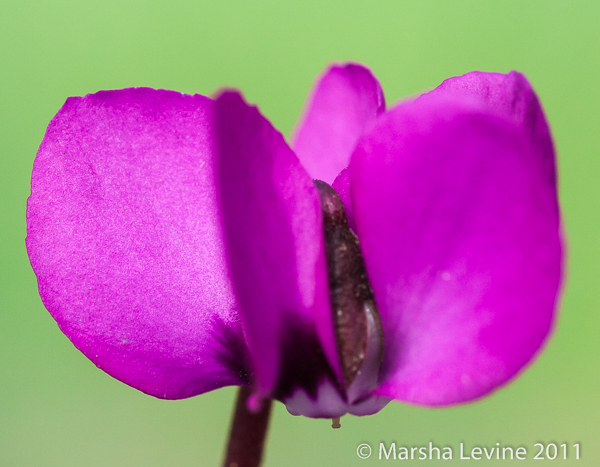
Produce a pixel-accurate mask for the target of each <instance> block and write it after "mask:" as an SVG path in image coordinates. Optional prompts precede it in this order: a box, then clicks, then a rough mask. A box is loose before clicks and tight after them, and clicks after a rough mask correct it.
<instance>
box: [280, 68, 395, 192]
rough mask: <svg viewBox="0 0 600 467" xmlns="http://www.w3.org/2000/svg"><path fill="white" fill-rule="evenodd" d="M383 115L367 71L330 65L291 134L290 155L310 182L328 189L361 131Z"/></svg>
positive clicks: (380, 93) (372, 78)
mask: <svg viewBox="0 0 600 467" xmlns="http://www.w3.org/2000/svg"><path fill="white" fill-rule="evenodd" d="M384 111H385V99H384V96H383V91H382V90H381V86H380V85H379V82H378V81H377V78H375V76H373V74H372V73H371V71H370V70H369V69H367V68H365V67H364V66H362V65H358V64H354V63H350V64H347V65H344V66H339V65H334V66H332V67H331V68H330V69H329V70H327V72H326V73H325V74H324V75H323V76H322V77H321V79H320V80H319V82H318V84H317V85H316V86H315V88H314V90H313V92H312V95H311V98H310V103H309V104H308V105H307V106H306V110H305V114H304V117H303V118H302V123H300V124H299V126H298V127H297V129H296V131H295V134H296V135H295V137H294V143H293V144H292V147H293V149H294V152H295V153H296V154H297V155H298V157H299V158H300V161H301V162H302V165H303V166H304V168H305V169H306V171H307V172H308V174H309V175H310V176H311V177H312V178H313V179H318V180H323V181H324V182H326V183H328V184H330V185H331V184H332V183H333V181H334V179H335V177H336V176H337V175H338V174H339V173H340V172H341V171H342V169H344V168H345V167H347V166H348V163H349V162H350V155H351V154H352V151H353V150H354V147H355V145H356V141H357V140H358V138H359V137H360V135H361V134H362V132H363V131H364V129H365V128H366V127H367V126H368V125H369V124H371V123H372V122H373V121H375V119H376V118H377V116H378V115H379V114H381V113H383V112H384Z"/></svg>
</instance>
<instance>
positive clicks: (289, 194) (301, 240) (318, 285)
mask: <svg viewBox="0 0 600 467" xmlns="http://www.w3.org/2000/svg"><path fill="white" fill-rule="evenodd" d="M216 107H217V147H218V153H219V165H218V168H219V170H218V180H219V187H220V199H221V209H222V213H223V218H224V228H225V233H226V239H227V251H228V254H229V264H230V267H231V271H232V275H233V279H234V284H235V290H236V295H237V296H238V297H239V300H240V303H241V305H242V312H241V314H242V320H243V323H244V329H245V331H246V337H247V340H248V344H249V346H250V351H251V354H252V358H253V362H254V365H253V367H254V370H255V372H256V383H257V389H258V393H259V395H260V396H263V397H268V396H274V397H276V398H280V399H283V398H285V397H287V396H289V394H291V392H292V391H293V390H294V389H295V388H297V387H303V388H304V389H306V390H308V391H309V393H312V394H314V393H315V392H316V390H317V386H318V383H319V381H320V380H321V379H323V378H331V376H332V373H331V370H330V368H329V365H328V364H327V361H326V359H325V358H324V357H323V351H324V352H325V355H326V357H327V360H329V362H330V363H331V365H332V366H333V367H334V368H335V369H336V372H337V374H338V378H341V370H340V366H339V361H338V356H337V348H336V346H335V338H334V332H333V322H332V316H331V310H330V305H329V290H328V288H327V269H326V267H327V266H326V260H325V245H324V234H323V225H322V222H323V221H322V213H321V208H320V201H319V195H318V192H317V189H316V188H315V186H314V184H313V182H312V180H311V179H310V178H309V176H308V174H307V173H306V171H305V170H304V169H303V168H302V166H301V165H300V162H299V161H298V159H297V157H296V156H295V155H294V153H293V152H292V151H291V149H290V148H289V147H288V146H287V144H286V143H285V141H284V139H283V137H282V136H281V134H280V133H278V132H277V131H276V130H275V129H274V128H273V127H272V126H271V124H270V123H269V122H268V120H266V119H265V118H264V117H262V116H261V115H260V113H259V112H258V110H257V109H256V108H255V107H251V106H249V105H247V104H246V103H245V102H244V100H243V99H242V97H241V96H240V95H239V94H237V93H236V92H233V91H229V92H225V93H223V94H222V95H221V96H220V97H219V98H218V99H217V101H216ZM321 347H322V348H323V351H322V350H321ZM333 379H334V380H335V379H336V378H335V377H333Z"/></svg>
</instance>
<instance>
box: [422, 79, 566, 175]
mask: <svg viewBox="0 0 600 467" xmlns="http://www.w3.org/2000/svg"><path fill="white" fill-rule="evenodd" d="M442 94H444V95H446V96H454V97H455V98H460V97H462V98H464V97H470V98H474V99H477V100H479V101H480V102H482V103H483V104H484V105H486V106H488V107H489V108H490V109H491V110H492V111H494V112H498V113H501V114H503V115H505V116H506V117H508V118H509V119H511V120H512V121H513V122H514V123H516V124H517V125H519V126H521V127H522V128H523V130H524V131H526V132H527V133H528V134H529V136H530V143H531V145H532V149H531V152H530V154H531V155H535V156H537V157H538V158H539V163H540V167H541V170H543V171H544V172H545V173H546V177H547V178H548V181H549V183H550V184H551V185H552V186H554V185H555V184H556V168H555V161H554V145H553V144H552V137H551V136H550V128H549V126H548V122H547V121H546V117H545V116H544V111H543V110H542V106H541V104H540V101H539V99H538V97H537V95H536V94H535V91H534V90H533V88H532V87H531V84H530V83H529V81H528V80H527V78H526V77H525V75H523V74H522V73H519V72H516V71H511V72H510V73H508V74H502V73H486V72H483V71H472V72H470V73H467V74H465V75H462V76H455V77H453V78H448V79H447V80H445V81H444V82H443V83H442V84H440V85H439V86H438V87H437V88H435V89H434V90H432V91H430V92H429V93H428V94H426V95H425V96H427V97H425V96H423V97H425V98H429V97H434V98H439V97H440V96H441V95H442Z"/></svg>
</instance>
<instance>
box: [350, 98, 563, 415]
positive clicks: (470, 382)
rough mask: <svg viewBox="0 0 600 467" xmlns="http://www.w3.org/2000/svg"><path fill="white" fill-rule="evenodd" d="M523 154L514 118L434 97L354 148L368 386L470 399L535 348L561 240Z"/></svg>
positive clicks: (543, 186)
mask: <svg viewBox="0 0 600 467" xmlns="http://www.w3.org/2000/svg"><path fill="white" fill-rule="evenodd" d="M533 150H534V149H532V146H531V145H530V144H529V135H528V134H526V132H525V131H523V127H522V126H518V125H515V124H514V123H513V122H512V121H510V120H508V119H506V118H504V117H500V116H498V115H497V114H494V113H491V112H490V111H489V109H488V108H486V107H485V106H473V105H468V104H466V103H464V102H462V101H461V100H446V99H445V98H444V96H440V97H438V98H435V99H431V98H430V99H417V100H416V101H414V102H411V103H406V104H402V105H400V106H398V107H396V108H394V109H393V110H391V111H389V112H388V113H386V114H385V115H383V116H382V117H380V118H379V120H378V121H377V123H376V125H375V126H374V127H373V128H372V129H371V130H370V131H369V132H368V133H367V134H365V135H364V137H363V138H362V139H361V141H360V142H359V144H358V147H357V150H356V152H355V153H354V154H353V156H352V162H351V165H350V176H351V182H352V200H353V206H354V214H355V219H356V224H357V229H358V235H359V238H360V241H361V245H362V248H363V253H364V258H365V263H366V267H367V273H368V275H369V279H370V281H371V285H372V287H373V291H374V295H375V299H376V301H377V305H378V306H379V312H380V315H381V323H382V326H383V329H384V348H385V353H386V355H385V361H384V367H383V381H384V382H383V384H382V385H381V386H380V388H379V389H378V391H377V393H378V394H381V395H384V396H388V397H393V398H395V399H398V400H401V401H406V402H411V403H416V404H425V405H444V404H452V403H457V402H463V401H468V400H471V399H474V398H477V397H480V396H482V395H484V394H486V393H487V392H489V391H491V390H493V389H494V388H496V387H497V386H499V385H501V384H502V383H504V382H506V381H507V380H508V379H510V378H511V377H513V376H514V375H515V374H516V373H517V372H518V371H519V370H520V369H521V368H522V367H523V366H524V365H525V364H527V362H529V361H530V360H531V358H532V357H533V356H534V355H535V353H536V352H537V351H538V350H539V348H540V346H541V345H542V343H543V342H544V340H545V338H546V336H547V335H548V333H549V331H550V328H551V324H552V319H553V315H554V307H555V302H556V299H557V290H558V287H559V283H560V276H561V240H560V237H559V217H558V211H557V209H556V207H557V200H556V189H555V187H554V186H551V185H550V184H548V180H547V177H546V176H545V174H544V173H543V172H541V171H540V170H539V163H538V161H537V160H536V158H535V157H532V154H531V151H533Z"/></svg>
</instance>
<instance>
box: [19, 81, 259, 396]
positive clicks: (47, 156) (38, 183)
mask: <svg viewBox="0 0 600 467" xmlns="http://www.w3.org/2000/svg"><path fill="white" fill-rule="evenodd" d="M213 108H214V103H213V102H212V101H211V100H210V99H208V98H206V97H203V96H199V95H196V96H189V95H182V94H180V93H177V92H171V91H163V90H161V91H156V90H152V89H125V90H121V91H106V92H99V93H97V94H94V95H88V96H86V97H83V98H79V97H77V98H70V99H69V100H67V102H66V103H65V105H64V106H63V108H62V109H61V110H60V111H59V113H58V114H57V115H56V117H55V118H54V119H53V120H52V122H51V123H50V126H49V127H48V130H47V132H46V136H45V138H44V141H43V142H42V145H41V146H40V149H39V152H38V155H37V158H36V161H35V164H34V169H33V177H32V194H31V197H30V198H29V201H28V209H27V249H28V252H29V257H30V259H31V264H32V266H33V269H34V271H35V273H36V275H37V278H38V284H39V289H40V295H41V297H42V300H43V302H44V304H45V305H46V307H47V308H48V310H49V311H50V313H51V314H52V315H53V316H54V318H55V319H56V321H57V322H58V324H59V326H60V328H61V329H62V331H63V332H64V333H65V334H66V335H67V336H68V337H69V339H71V341H72V342H73V343H74V344H75V346H76V347H77V348H79V349H80V350H81V351H82V352H83V353H84V354H85V355H86V356H87V357H89V358H90V359H91V360H92V361H93V362H94V363H95V364H96V365H98V366H99V367H100V368H102V369H103V370H105V371H106V372H107V373H109V374H111V375H112V376H114V377H115V378H118V379H120V380H121V381H123V382H125V383H127V384H129V385H131V386H133V387H136V388H138V389H140V390H142V391H144V392H146V393H148V394H152V395H154V396H157V397H161V398H169V399H175V398H182V397H189V396H193V395H196V394H199V393H202V392H206V391H209V390H212V389H216V388H218V387H221V386H225V385H233V384H236V385H237V384H248V382H249V381H248V377H247V374H245V372H246V365H245V359H246V358H247V355H246V354H247V347H246V344H245V342H244V338H243V334H242V329H241V324H240V322H239V318H238V313H237V310H238V304H237V302H236V299H235V296H234V294H233V291H232V286H231V283H230V279H229V275H228V270H227V266H226V262H225V256H224V251H223V248H224V247H223V240H222V232H221V229H220V220H219V215H218V206H217V203H216V192H215V188H214V182H213V168H214V163H215V158H214V151H213V143H212V140H211V137H210V135H209V134H208V129H209V126H210V120H211V115H212V113H213Z"/></svg>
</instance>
